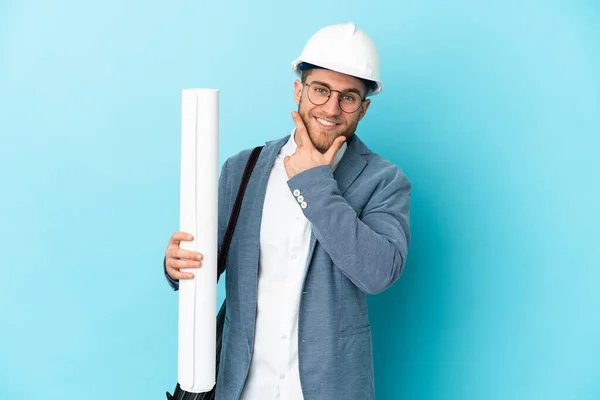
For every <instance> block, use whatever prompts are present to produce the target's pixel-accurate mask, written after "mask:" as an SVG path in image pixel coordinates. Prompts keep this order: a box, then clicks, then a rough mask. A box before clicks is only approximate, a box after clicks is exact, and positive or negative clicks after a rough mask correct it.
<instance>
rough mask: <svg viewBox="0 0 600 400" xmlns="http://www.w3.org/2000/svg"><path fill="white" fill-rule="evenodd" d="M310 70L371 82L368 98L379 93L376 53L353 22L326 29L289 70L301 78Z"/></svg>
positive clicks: (372, 44) (368, 40) (317, 35)
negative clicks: (315, 69)
mask: <svg viewBox="0 0 600 400" xmlns="http://www.w3.org/2000/svg"><path fill="white" fill-rule="evenodd" d="M307 65H308V68H310V67H312V66H317V67H321V68H326V69H330V70H332V71H336V72H340V73H342V74H346V75H351V76H354V77H356V78H361V79H366V80H369V81H372V82H374V85H373V86H374V87H372V88H370V89H371V90H370V93H369V94H370V95H375V94H377V93H379V92H381V90H382V89H383V85H382V83H381V81H380V78H379V53H378V52H377V48H376V47H375V43H374V42H373V40H372V39H371V38H370V37H369V36H367V34H366V33H365V32H364V31H363V30H362V29H360V28H357V27H356V25H354V23H353V22H348V23H346V24H338V25H331V26H326V27H325V28H322V29H320V30H319V31H317V32H316V33H315V34H314V35H313V36H312V37H311V38H310V39H309V40H308V43H307V44H306V46H305V47H304V50H303V51H302V54H301V55H300V57H298V58H297V59H296V60H294V62H293V63H292V69H293V70H294V71H295V72H296V73H297V74H298V75H301V74H302V70H303V69H307Z"/></svg>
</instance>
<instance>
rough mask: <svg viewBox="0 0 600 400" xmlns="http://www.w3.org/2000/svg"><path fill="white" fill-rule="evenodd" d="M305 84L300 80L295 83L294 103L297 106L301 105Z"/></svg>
mask: <svg viewBox="0 0 600 400" xmlns="http://www.w3.org/2000/svg"><path fill="white" fill-rule="evenodd" d="M303 88H304V84H303V83H302V82H300V81H298V80H296V81H295V82H294V101H295V102H296V105H300V97H301V96H302V89H303Z"/></svg>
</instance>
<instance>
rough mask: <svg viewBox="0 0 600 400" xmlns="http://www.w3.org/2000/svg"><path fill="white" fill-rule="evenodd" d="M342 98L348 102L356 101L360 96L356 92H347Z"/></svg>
mask: <svg viewBox="0 0 600 400" xmlns="http://www.w3.org/2000/svg"><path fill="white" fill-rule="evenodd" d="M342 99H343V100H344V101H345V102H346V103H356V102H357V101H358V96H356V95H355V94H350V93H346V94H344V96H343V97H342Z"/></svg>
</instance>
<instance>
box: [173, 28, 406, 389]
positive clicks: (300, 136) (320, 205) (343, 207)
mask: <svg viewBox="0 0 600 400" xmlns="http://www.w3.org/2000/svg"><path fill="white" fill-rule="evenodd" d="M293 68H294V70H296V71H297V73H298V74H299V75H300V76H301V81H296V82H295V83H294V98H295V100H296V103H297V105H298V111H297V112H293V113H292V117H293V120H294V122H295V125H296V129H295V130H294V132H293V133H292V135H291V136H287V137H284V138H282V139H279V140H275V141H272V142H268V143H267V144H266V146H265V147H264V149H263V151H262V153H261V155H260V157H259V159H258V162H257V164H256V167H255V169H254V172H253V175H252V178H251V180H250V183H249V184H248V187H247V189H246V195H245V198H244V203H243V205H242V209H241V213H240V216H239V219H238V224H237V227H236V231H235V234H234V236H233V239H232V243H231V247H230V250H229V253H228V256H227V274H226V296H227V314H226V321H225V327H224V333H223V348H222V353H221V363H220V367H219V375H218V381H217V388H216V393H217V398H218V399H222V400H231V399H238V398H241V399H243V400H263V399H278V398H281V399H291V400H296V399H305V400H313V399H320V400H330V399H331V400H333V399H335V400H338V399H344V400H367V399H372V398H373V397H374V384H373V361H372V350H371V347H372V346H371V331H370V325H369V319H368V313H367V302H366V294H367V293H368V294H375V293H379V292H381V291H383V290H385V289H386V288H388V287H390V286H391V285H392V284H393V283H394V282H395V281H396V280H397V279H398V277H399V275H400V273H401V271H402V268H403V266H404V264H405V261H406V254H407V248H408V243H409V200H410V189H411V185H410V182H409V180H408V179H407V178H406V177H405V176H404V174H403V173H402V172H401V170H400V169H399V168H398V167H396V166H395V165H393V164H391V163H390V162H388V161H386V160H384V159H382V158H381V157H379V156H378V155H376V154H374V153H372V152H371V151H369V150H368V149H367V147H366V146H365V145H364V144H363V142H362V141H361V140H360V139H359V138H358V137H357V136H356V135H355V131H356V128H357V126H358V123H359V121H360V120H361V119H362V118H363V117H364V116H365V114H366V112H367V109H368V108H369V106H370V104H371V100H369V99H367V95H374V94H377V93H379V92H380V91H381V89H382V85H381V82H380V81H379V56H378V54H377V50H376V48H375V45H374V44H373V42H372V41H371V39H370V38H369V37H368V36H367V35H366V34H365V33H364V32H363V31H362V30H360V29H358V28H356V26H354V24H352V23H349V24H341V25H334V26H329V27H326V28H323V29H321V30H320V31H318V32H317V33H316V34H315V35H313V37H312V38H311V39H310V40H309V42H308V43H307V45H306V47H305V48H304V51H303V52H302V55H301V57H300V58H299V59H297V60H296V61H294V63H293ZM249 154H250V151H249V150H248V151H243V152H241V153H239V154H237V155H235V156H233V157H231V158H230V159H228V160H227V161H226V162H225V164H224V165H223V168H222V172H221V177H220V180H219V244H220V243H221V241H222V239H223V234H224V231H225V226H226V224H227V221H228V218H229V213H230V212H231V209H232V206H233V202H234V199H235V195H236V192H237V188H238V186H239V184H240V181H241V177H242V173H243V170H244V167H245V164H246V161H247V160H248V157H249ZM191 239H192V236H191V235H189V234H187V233H183V232H177V233H175V234H173V236H172V237H171V240H170V241H169V245H168V248H167V251H166V253H165V256H166V262H165V266H166V273H167V277H168V278H169V281H170V283H171V285H172V286H173V288H174V289H176V288H177V280H179V279H190V278H192V277H193V274H192V273H190V272H182V271H180V270H181V269H182V268H195V267H196V268H197V267H200V266H201V257H202V256H201V254H200V253H195V252H190V251H185V250H182V249H180V248H179V243H180V242H181V241H182V240H191Z"/></svg>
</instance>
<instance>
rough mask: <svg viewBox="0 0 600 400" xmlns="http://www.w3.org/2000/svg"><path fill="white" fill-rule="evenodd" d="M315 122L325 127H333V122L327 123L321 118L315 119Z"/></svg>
mask: <svg viewBox="0 0 600 400" xmlns="http://www.w3.org/2000/svg"><path fill="white" fill-rule="evenodd" d="M317 121H319V122H320V123H322V124H323V125H325V126H334V125H335V124H334V123H333V122H329V121H327V120H324V119H323V118H317Z"/></svg>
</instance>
